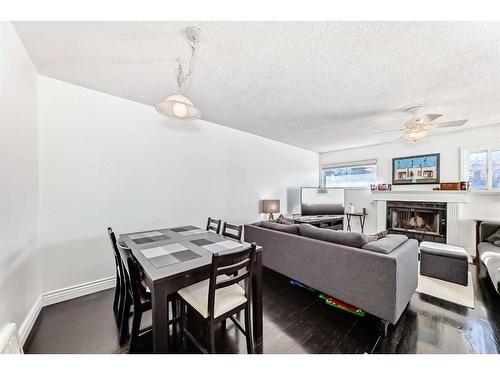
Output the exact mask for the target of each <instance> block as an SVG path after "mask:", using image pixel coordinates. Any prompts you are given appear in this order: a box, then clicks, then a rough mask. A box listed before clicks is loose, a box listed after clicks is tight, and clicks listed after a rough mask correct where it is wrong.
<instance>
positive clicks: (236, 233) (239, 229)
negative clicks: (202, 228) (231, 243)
mask: <svg viewBox="0 0 500 375" xmlns="http://www.w3.org/2000/svg"><path fill="white" fill-rule="evenodd" d="M242 233H243V225H233V224H229V223H226V222H224V225H222V233H221V234H222V235H223V236H224V237H229V238H234V239H235V240H238V241H241V235H242Z"/></svg>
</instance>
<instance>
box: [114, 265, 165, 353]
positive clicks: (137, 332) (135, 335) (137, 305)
mask: <svg viewBox="0 0 500 375" xmlns="http://www.w3.org/2000/svg"><path fill="white" fill-rule="evenodd" d="M125 270H126V272H127V282H128V283H129V289H130V292H131V293H127V297H126V299H125V310H124V311H125V312H127V313H126V315H129V312H130V308H131V307H132V306H133V307H134V312H133V314H132V329H131V330H130V342H129V349H128V352H129V353H135V352H136V351H137V343H138V341H139V338H140V336H141V335H143V334H145V333H147V332H150V331H151V330H152V327H151V326H149V327H147V328H145V329H143V330H141V321H142V315H143V314H144V312H146V311H148V310H151V306H152V305H151V293H149V292H148V291H147V290H146V289H145V288H144V286H143V285H142V282H141V281H142V278H141V275H140V272H139V269H138V267H137V265H136V263H135V260H134V259H133V258H132V257H131V256H130V257H128V258H127V261H126V266H125ZM124 324H125V327H124V328H123V331H125V332H126V331H128V326H129V321H128V318H127V319H126V322H125V321H124ZM165 327H167V325H165Z"/></svg>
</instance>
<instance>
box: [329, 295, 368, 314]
mask: <svg viewBox="0 0 500 375" xmlns="http://www.w3.org/2000/svg"><path fill="white" fill-rule="evenodd" d="M319 298H322V299H324V300H325V302H326V304H327V305H329V306H333V307H336V308H338V309H340V310H344V311H347V312H350V313H351V314H354V315H357V316H365V312H364V311H363V310H361V309H360V308H358V307H355V306H351V305H349V304H348V303H345V302H342V301H340V300H338V299H335V298H333V297H329V296H325V295H324V294H320V295H319Z"/></svg>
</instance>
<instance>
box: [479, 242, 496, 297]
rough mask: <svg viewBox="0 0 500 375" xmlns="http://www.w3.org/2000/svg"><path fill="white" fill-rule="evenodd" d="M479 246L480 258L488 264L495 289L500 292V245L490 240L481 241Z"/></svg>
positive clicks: (487, 267)
mask: <svg viewBox="0 0 500 375" xmlns="http://www.w3.org/2000/svg"><path fill="white" fill-rule="evenodd" d="M477 248H478V250H479V258H480V259H481V261H482V262H483V264H484V265H485V266H486V269H487V270H488V274H489V275H490V279H491V281H492V282H493V285H494V286H495V289H496V290H497V292H498V293H500V247H498V246H495V245H493V244H491V243H489V242H481V243H479V245H478V246H477Z"/></svg>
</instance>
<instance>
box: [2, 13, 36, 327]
mask: <svg viewBox="0 0 500 375" xmlns="http://www.w3.org/2000/svg"><path fill="white" fill-rule="evenodd" d="M0 46H1V48H0V329H1V327H2V326H3V325H4V324H6V323H8V322H15V323H17V325H18V327H19V326H20V325H21V323H22V322H23V321H24V319H25V317H26V315H27V314H28V312H29V311H30V309H31V308H32V307H33V305H34V303H35V301H36V300H37V298H38V297H39V296H40V291H41V275H40V263H39V259H38V254H37V243H38V161H37V159H38V128H37V126H38V125H37V116H38V110H37V109H38V75H37V72H36V70H35V68H34V66H33V64H32V63H31V59H30V57H29V56H28V53H27V52H26V50H25V49H24V46H23V45H22V43H21V41H20V40H19V38H18V36H17V34H16V32H15V31H14V28H13V27H12V25H11V24H10V23H9V22H0Z"/></svg>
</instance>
